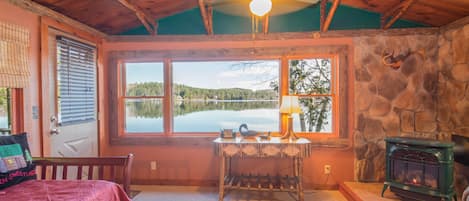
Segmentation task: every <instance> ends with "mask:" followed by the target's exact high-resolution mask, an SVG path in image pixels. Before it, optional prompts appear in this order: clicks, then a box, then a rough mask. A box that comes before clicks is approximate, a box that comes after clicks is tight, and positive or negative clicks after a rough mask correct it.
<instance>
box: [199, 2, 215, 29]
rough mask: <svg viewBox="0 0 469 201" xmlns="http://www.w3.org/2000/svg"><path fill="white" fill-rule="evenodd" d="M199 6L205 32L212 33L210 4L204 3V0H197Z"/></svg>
mask: <svg viewBox="0 0 469 201" xmlns="http://www.w3.org/2000/svg"><path fill="white" fill-rule="evenodd" d="M199 8H200V15H201V16H202V20H203V21H204V26H205V30H206V31H207V34H208V35H213V24H212V4H211V3H210V2H209V3H208V5H206V4H205V2H204V0H199Z"/></svg>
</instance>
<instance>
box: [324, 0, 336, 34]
mask: <svg viewBox="0 0 469 201" xmlns="http://www.w3.org/2000/svg"><path fill="white" fill-rule="evenodd" d="M339 4H340V0H334V3H333V4H332V7H331V9H330V10H329V12H328V14H327V18H326V21H325V22H324V27H323V29H322V31H323V32H326V31H327V30H329V26H330V25H331V22H332V18H333V17H334V14H335V11H336V10H337V7H339Z"/></svg>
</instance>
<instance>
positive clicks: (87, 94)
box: [56, 37, 96, 125]
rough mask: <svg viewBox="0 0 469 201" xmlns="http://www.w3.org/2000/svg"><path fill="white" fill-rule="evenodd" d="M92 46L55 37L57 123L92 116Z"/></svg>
mask: <svg viewBox="0 0 469 201" xmlns="http://www.w3.org/2000/svg"><path fill="white" fill-rule="evenodd" d="M95 50H96V49H95V48H94V47H89V46H88V45H86V44H83V43H81V42H77V41H74V40H71V39H68V38H65V37H59V38H57V75H56V76H57V115H58V116H57V117H58V122H59V124H60V125H71V124H78V123H82V122H84V121H93V120H95V119H96V61H95V58H96V55H95Z"/></svg>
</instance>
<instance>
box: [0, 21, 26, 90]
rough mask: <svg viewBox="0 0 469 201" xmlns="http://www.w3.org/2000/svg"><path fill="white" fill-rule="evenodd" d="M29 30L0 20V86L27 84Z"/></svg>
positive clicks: (20, 86)
mask: <svg viewBox="0 0 469 201" xmlns="http://www.w3.org/2000/svg"><path fill="white" fill-rule="evenodd" d="M29 40H30V39H29V30H28V29H27V28H25V27H22V26H18V25H15V24H8V23H5V22H1V21H0V87H8V88H24V87H27V86H28V85H29V77H30V74H31V73H30V71H29V68H30V66H29V60H30V56H29Z"/></svg>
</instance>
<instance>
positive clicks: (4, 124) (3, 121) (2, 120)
mask: <svg viewBox="0 0 469 201" xmlns="http://www.w3.org/2000/svg"><path fill="white" fill-rule="evenodd" d="M0 128H8V120H7V117H4V116H0Z"/></svg>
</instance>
